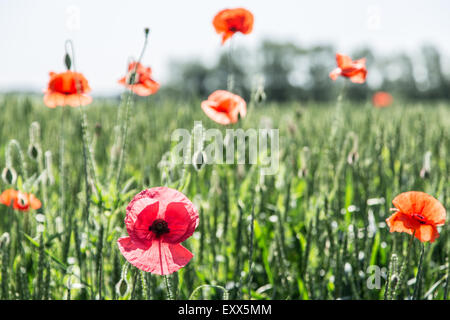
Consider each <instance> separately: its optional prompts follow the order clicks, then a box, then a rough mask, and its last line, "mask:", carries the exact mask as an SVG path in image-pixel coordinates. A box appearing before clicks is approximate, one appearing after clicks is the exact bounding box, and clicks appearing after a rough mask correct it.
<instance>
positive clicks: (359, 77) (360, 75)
mask: <svg viewBox="0 0 450 320" xmlns="http://www.w3.org/2000/svg"><path fill="white" fill-rule="evenodd" d="M366 74H367V72H366V71H365V69H361V70H359V71H358V72H357V73H355V75H353V76H351V77H350V81H351V82H354V83H364V81H366Z"/></svg>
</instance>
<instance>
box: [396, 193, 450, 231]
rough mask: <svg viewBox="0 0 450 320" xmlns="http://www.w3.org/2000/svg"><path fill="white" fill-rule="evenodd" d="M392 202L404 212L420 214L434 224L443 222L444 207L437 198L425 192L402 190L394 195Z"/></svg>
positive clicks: (444, 215)
mask: <svg viewBox="0 0 450 320" xmlns="http://www.w3.org/2000/svg"><path fill="white" fill-rule="evenodd" d="M392 203H393V204H394V206H395V207H396V208H397V209H398V210H399V211H401V212H403V213H405V214H409V215H413V214H420V215H422V216H423V217H424V218H425V219H426V220H427V221H429V222H431V223H433V224H435V225H441V224H444V223H445V219H446V211H445V208H444V207H443V206H442V204H441V203H440V202H439V201H438V200H437V199H435V198H434V197H433V196H431V195H429V194H427V193H425V192H421V191H408V192H404V193H401V194H399V195H398V196H396V197H395V198H394V200H392Z"/></svg>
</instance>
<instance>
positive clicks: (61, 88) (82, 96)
mask: <svg viewBox="0 0 450 320" xmlns="http://www.w3.org/2000/svg"><path fill="white" fill-rule="evenodd" d="M90 91H91V88H90V87H89V84H88V81H87V80H86V78H85V77H84V76H83V74H81V73H78V72H73V71H70V70H69V71H66V72H62V73H55V72H50V81H49V83H48V88H47V90H46V91H45V96H44V103H45V104H46V106H47V107H49V108H55V107H56V106H66V105H69V106H71V107H78V106H85V105H87V104H89V103H91V102H92V97H90V96H87V95H86V93H88V92H90Z"/></svg>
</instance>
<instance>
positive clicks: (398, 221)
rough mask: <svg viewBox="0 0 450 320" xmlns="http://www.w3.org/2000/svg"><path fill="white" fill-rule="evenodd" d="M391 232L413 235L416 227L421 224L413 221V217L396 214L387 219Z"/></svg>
mask: <svg viewBox="0 0 450 320" xmlns="http://www.w3.org/2000/svg"><path fill="white" fill-rule="evenodd" d="M386 223H387V225H388V226H389V231H390V232H406V233H408V234H413V231H414V227H418V225H419V223H418V222H415V221H413V219H411V217H409V216H408V215H405V214H403V213H401V212H396V213H394V214H393V215H391V216H390V217H389V218H387V219H386Z"/></svg>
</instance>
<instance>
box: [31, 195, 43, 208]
mask: <svg viewBox="0 0 450 320" xmlns="http://www.w3.org/2000/svg"><path fill="white" fill-rule="evenodd" d="M29 201H30V206H31V209H33V210H37V209H39V208H40V207H42V203H41V201H40V200H39V199H38V198H36V197H35V196H34V195H33V194H31V195H30V200H29Z"/></svg>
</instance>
